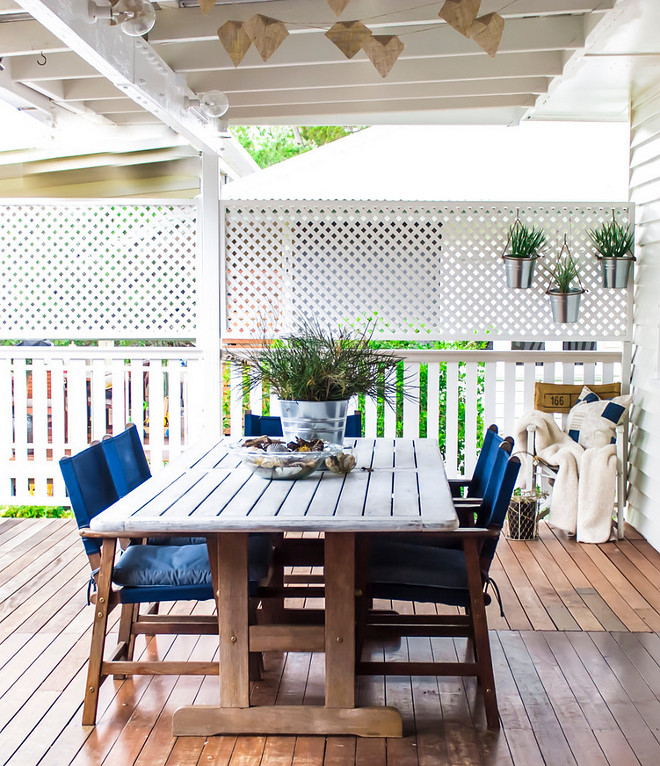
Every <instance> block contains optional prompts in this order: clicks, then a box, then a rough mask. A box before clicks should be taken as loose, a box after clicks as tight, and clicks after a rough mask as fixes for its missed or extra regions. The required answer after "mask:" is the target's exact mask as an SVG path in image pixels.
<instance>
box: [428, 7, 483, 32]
mask: <svg viewBox="0 0 660 766" xmlns="http://www.w3.org/2000/svg"><path fill="white" fill-rule="evenodd" d="M480 7H481V0H445V4H444V5H443V6H442V8H441V9H440V12H439V13H438V16H439V17H440V18H441V19H444V20H445V21H446V22H447V24H449V25H450V26H452V27H454V29H455V30H456V31H457V32H460V33H461V34H462V35H465V37H469V36H470V35H469V30H470V27H471V26H472V25H473V24H474V22H475V21H476V18H477V15H478V14H479V8H480Z"/></svg>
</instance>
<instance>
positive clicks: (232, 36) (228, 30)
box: [218, 21, 252, 66]
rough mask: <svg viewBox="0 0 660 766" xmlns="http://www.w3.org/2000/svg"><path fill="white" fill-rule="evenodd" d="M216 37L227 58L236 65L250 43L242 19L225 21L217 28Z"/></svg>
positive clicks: (250, 40)
mask: <svg viewBox="0 0 660 766" xmlns="http://www.w3.org/2000/svg"><path fill="white" fill-rule="evenodd" d="M218 37H219V38H220V42H221V43H222V45H223V47H224V49H225V50H226V51H227V53H228V54H229V58H230V59H231V60H232V61H233V62H234V66H238V65H239V64H240V63H241V61H242V60H243V56H245V54H246V53H247V52H248V49H249V47H250V46H251V45H252V39H251V37H250V35H249V34H248V33H247V31H246V29H245V24H244V23H243V22H242V21H225V23H224V24H223V25H222V26H221V27H220V29H218Z"/></svg>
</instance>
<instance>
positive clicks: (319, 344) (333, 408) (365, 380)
mask: <svg viewBox="0 0 660 766" xmlns="http://www.w3.org/2000/svg"><path fill="white" fill-rule="evenodd" d="M373 330H374V327H373V325H371V324H370V325H368V326H367V327H365V328H364V330H361V331H353V330H351V329H348V328H338V329H336V330H328V329H326V328H324V327H323V326H322V325H321V323H320V322H319V320H318V319H317V318H316V317H309V316H302V317H299V318H298V321H297V326H296V328H295V329H294V331H293V332H292V333H290V334H289V335H288V336H287V337H285V338H282V339H276V340H274V341H272V342H270V343H269V342H268V341H266V340H265V339H264V341H263V345H262V347H261V348H248V349H243V350H242V351H241V352H238V351H236V352H233V353H232V354H231V355H230V356H231V358H233V359H235V360H236V361H239V362H242V363H244V364H246V365H247V375H248V380H249V385H250V387H251V388H254V387H255V386H257V385H258V384H259V383H260V382H262V381H268V383H269V385H270V390H271V392H274V393H275V394H277V396H278V397H279V399H280V410H281V416H282V430H283V432H284V436H285V438H286V439H295V437H297V436H300V437H302V438H304V439H311V438H316V439H323V440H325V441H329V442H334V443H341V442H342V440H343V438H344V429H345V427H346V412H347V407H348V401H349V399H351V398H352V397H353V396H357V395H366V396H371V397H374V398H376V397H381V398H383V399H384V400H385V401H386V402H387V403H388V404H390V405H392V404H393V403H394V402H395V401H396V393H397V365H398V364H399V362H400V361H402V360H401V357H399V356H396V355H394V354H392V353H389V352H384V351H379V350H376V349H373V348H371V345H370V340H371V338H372V336H373Z"/></svg>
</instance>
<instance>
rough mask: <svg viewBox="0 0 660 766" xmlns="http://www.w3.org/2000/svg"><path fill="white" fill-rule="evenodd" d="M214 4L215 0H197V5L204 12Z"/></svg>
mask: <svg viewBox="0 0 660 766" xmlns="http://www.w3.org/2000/svg"><path fill="white" fill-rule="evenodd" d="M214 5H215V0H199V7H200V8H201V9H202V11H203V12H204V13H208V12H209V11H210V10H211V8H213V6H214Z"/></svg>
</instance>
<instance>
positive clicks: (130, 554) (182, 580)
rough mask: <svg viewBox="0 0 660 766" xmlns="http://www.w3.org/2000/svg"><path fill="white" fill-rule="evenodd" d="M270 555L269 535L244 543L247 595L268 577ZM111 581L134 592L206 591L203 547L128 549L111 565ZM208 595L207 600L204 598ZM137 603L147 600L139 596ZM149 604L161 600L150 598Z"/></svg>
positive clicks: (208, 578)
mask: <svg viewBox="0 0 660 766" xmlns="http://www.w3.org/2000/svg"><path fill="white" fill-rule="evenodd" d="M271 553H272V547H271V541H270V536H269V535H266V534H264V535H250V538H249V540H248V562H249V563H248V579H249V584H250V588H249V590H250V595H254V594H255V593H256V590H257V587H258V585H259V581H260V580H262V579H263V578H264V577H266V576H267V575H268V570H269V567H270V562H271ZM112 580H113V582H114V583H115V585H121V586H123V587H131V588H136V589H143V588H150V589H152V588H154V587H156V588H164V589H177V588H183V587H193V588H198V587H199V586H204V588H206V587H208V588H209V589H210V588H211V587H212V581H211V568H210V565H209V556H208V549H207V547H206V543H205V542H204V543H200V544H192V545H131V546H129V547H128V549H127V550H126V551H125V552H124V553H123V554H122V556H121V557H120V558H119V561H118V562H117V563H116V564H115V568H114V571H113V575H112ZM212 595H213V594H212V593H211V596H206V598H209V597H212ZM176 598H177V599H181V600H183V598H184V597H183V596H181V595H178V596H177V597H176ZM122 600H124V599H122ZM141 600H148V599H145V598H144V596H143V598H142V599H141ZM153 600H155V601H159V600H163V599H161V598H154V599H153ZM165 600H172V599H165ZM127 603H128V602H127Z"/></svg>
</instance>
